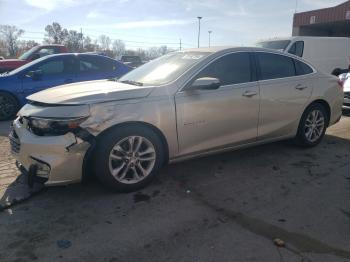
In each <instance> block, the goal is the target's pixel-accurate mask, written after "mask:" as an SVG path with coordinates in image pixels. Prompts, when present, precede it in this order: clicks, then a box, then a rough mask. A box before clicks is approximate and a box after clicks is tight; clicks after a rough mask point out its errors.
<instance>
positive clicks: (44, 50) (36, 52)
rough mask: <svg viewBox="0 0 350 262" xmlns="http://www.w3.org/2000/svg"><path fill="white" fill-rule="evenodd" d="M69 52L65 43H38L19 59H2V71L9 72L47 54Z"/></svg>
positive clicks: (0, 66)
mask: <svg viewBox="0 0 350 262" xmlns="http://www.w3.org/2000/svg"><path fill="white" fill-rule="evenodd" d="M59 53H68V49H67V48H66V47H65V46H64V45H38V46H34V47H33V48H31V49H29V50H28V51H27V52H25V53H24V54H22V55H21V56H20V57H19V58H18V59H4V60H0V73H4V72H8V71H11V70H13V69H16V68H18V67H20V66H22V65H24V64H27V63H29V62H31V61H33V60H35V59H38V58H40V57H43V56H46V55H52V54H59Z"/></svg>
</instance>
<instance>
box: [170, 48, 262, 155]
mask: <svg viewBox="0 0 350 262" xmlns="http://www.w3.org/2000/svg"><path fill="white" fill-rule="evenodd" d="M202 77H214V78H218V79H219V80H220V82H221V86H220V87H219V88H218V89H216V90H192V91H190V90H188V91H186V88H185V89H184V90H182V91H180V92H178V93H177V94H176V96H175V103H176V113H177V129H178V141H179V153H180V155H186V154H191V153H194V152H200V151H205V150H209V149H215V148H218V149H220V148H222V147H226V146H227V147H228V146H234V145H240V144H245V143H249V142H253V141H255V140H256V138H257V124H258V114H259V87H258V84H257V82H256V81H255V79H254V77H255V74H254V68H253V67H252V60H251V56H250V54H249V53H248V52H237V53H231V54H227V55H224V56H222V57H220V58H217V59H216V60H215V61H213V62H211V63H210V64H209V65H207V66H206V67H205V68H203V69H202V70H200V72H199V73H198V74H196V75H195V76H194V77H193V78H192V79H191V81H190V83H189V84H191V83H192V82H193V81H194V80H195V79H198V78H202Z"/></svg>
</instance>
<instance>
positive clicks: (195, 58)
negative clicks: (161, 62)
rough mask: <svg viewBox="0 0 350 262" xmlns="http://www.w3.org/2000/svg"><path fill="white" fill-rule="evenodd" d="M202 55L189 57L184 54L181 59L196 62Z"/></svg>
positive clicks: (189, 55)
mask: <svg viewBox="0 0 350 262" xmlns="http://www.w3.org/2000/svg"><path fill="white" fill-rule="evenodd" d="M203 56H204V55H191V54H186V55H184V56H183V57H182V59H189V60H198V59H201V58H202V57H203Z"/></svg>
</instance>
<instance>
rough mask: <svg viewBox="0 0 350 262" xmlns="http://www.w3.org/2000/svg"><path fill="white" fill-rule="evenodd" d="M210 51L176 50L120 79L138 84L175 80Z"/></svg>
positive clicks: (153, 83) (158, 83) (160, 83)
mask: <svg viewBox="0 0 350 262" xmlns="http://www.w3.org/2000/svg"><path fill="white" fill-rule="evenodd" d="M210 54H211V53H209V52H174V53H170V54H167V55H164V56H162V57H160V58H158V59H155V60H153V61H151V62H148V63H147V64H144V65H143V66H140V67H138V68H136V69H134V70H133V71H131V72H130V73H128V74H126V75H124V76H123V77H121V78H120V79H119V82H125V83H129V84H132V83H135V84H136V83H137V84H138V85H163V84H166V83H169V82H171V81H174V80H175V79H177V78H178V77H179V76H180V75H181V74H183V73H184V72H185V71H186V70H188V69H189V68H191V67H192V66H193V65H195V64H197V63H198V62H200V61H202V60H203V59H204V58H205V57H207V56H208V55H210Z"/></svg>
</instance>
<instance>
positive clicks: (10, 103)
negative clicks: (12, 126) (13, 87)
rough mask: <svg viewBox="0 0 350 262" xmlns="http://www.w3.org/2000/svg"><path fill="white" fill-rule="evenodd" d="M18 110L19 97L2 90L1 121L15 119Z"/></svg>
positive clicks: (0, 94) (0, 103) (0, 102)
mask: <svg viewBox="0 0 350 262" xmlns="http://www.w3.org/2000/svg"><path fill="white" fill-rule="evenodd" d="M18 110H19V104H18V101H17V99H16V98H15V97H14V96H13V95H11V94H9V93H6V92H1V91H0V121H4V120H9V119H13V118H14V117H15V116H16V114H17V112H18Z"/></svg>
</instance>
